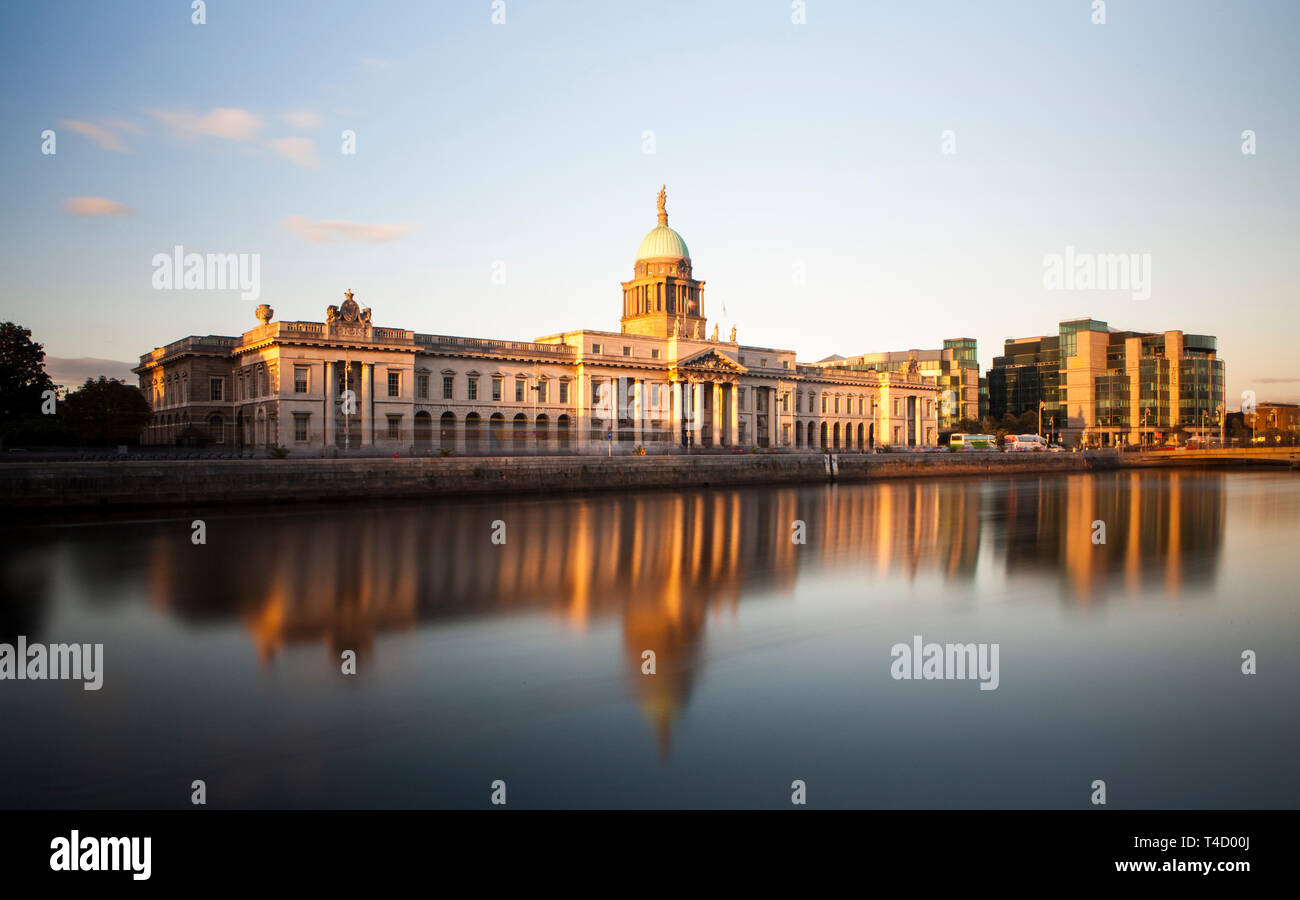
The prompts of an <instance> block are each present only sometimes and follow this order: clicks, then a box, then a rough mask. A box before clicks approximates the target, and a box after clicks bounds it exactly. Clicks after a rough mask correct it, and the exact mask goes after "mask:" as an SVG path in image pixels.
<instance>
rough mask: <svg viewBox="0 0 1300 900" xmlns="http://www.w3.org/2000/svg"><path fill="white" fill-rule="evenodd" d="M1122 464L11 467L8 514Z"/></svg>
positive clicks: (2, 481) (853, 457) (776, 457)
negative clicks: (19, 510)
mask: <svg viewBox="0 0 1300 900" xmlns="http://www.w3.org/2000/svg"><path fill="white" fill-rule="evenodd" d="M1117 464H1118V454H1114V453H1098V454H1093V453H1089V454H1079V453H1061V454H1055V453H1054V454H1045V453H1034V454H1029V453H970V452H965V453H892V454H891V453H878V454H841V455H838V456H836V457H834V458H833V460H832V459H830V458H828V457H826V456H825V455H823V454H815V453H801V454H778V453H772V454H762V453H760V454H737V455H734V456H667V457H664V456H659V457H651V456H642V457H638V456H625V457H613V458H607V459H600V458H593V457H582V456H565V457H549V458H536V457H531V458H528V457H451V458H435V459H281V460H276V459H259V460H165V461H153V462H149V461H104V462H13V463H6V464H3V465H0V504H3V505H4V506H7V507H9V508H11V509H14V508H26V509H32V508H41V509H72V508H85V507H105V506H110V507H118V506H121V507H129V506H177V505H195V506H197V505H211V504H222V503H250V504H252V503H256V504H275V503H284V502H297V501H308V502H319V501H330V500H345V499H387V498H397V497H437V496H452V495H465V494H501V493H506V494H523V493H531V494H537V493H556V492H567V491H586V490H636V489H640V488H700V487H723V486H730V485H746V484H824V483H827V482H831V481H838V482H860V481H870V480H874V479H878V478H912V477H928V476H990V475H1010V474H1017V473H1025V472H1084V471H1091V470H1094V469H1098V468H1112V467H1114V466H1115V465H1117Z"/></svg>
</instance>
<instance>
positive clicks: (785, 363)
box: [781, 359, 790, 444]
mask: <svg viewBox="0 0 1300 900" xmlns="http://www.w3.org/2000/svg"><path fill="white" fill-rule="evenodd" d="M781 368H783V369H788V368H790V360H788V359H783V360H781ZM786 443H787V444H788V443H790V442H789V441H786Z"/></svg>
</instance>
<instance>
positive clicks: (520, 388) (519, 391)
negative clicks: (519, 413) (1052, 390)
mask: <svg viewBox="0 0 1300 900" xmlns="http://www.w3.org/2000/svg"><path fill="white" fill-rule="evenodd" d="M515 402H516V403H523V402H524V380H523V379H522V378H516V379H515Z"/></svg>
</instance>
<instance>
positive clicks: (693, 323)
mask: <svg viewBox="0 0 1300 900" xmlns="http://www.w3.org/2000/svg"><path fill="white" fill-rule="evenodd" d="M622 325H623V331H624V332H625V333H628V334H650V335H656V336H658V337H673V336H675V335H677V336H681V337H685V338H694V337H699V338H703V337H704V326H705V318H704V282H703V281H696V280H694V279H693V278H692V277H691V251H690V249H689V248H687V246H686V241H684V240H682V236H681V235H680V234H678V233H677V232H676V231H673V229H671V228H669V227H668V191H667V188H666V187H663V188H660V189H659V224H658V225H656V226H655V227H654V228H652V229H650V232H649V233H648V234H647V235H646V236H645V237H644V238H643V239H642V240H641V246H640V247H638V248H637V251H636V264H635V266H634V267H633V276H632V280H631V281H626V282H624V283H623V318H622Z"/></svg>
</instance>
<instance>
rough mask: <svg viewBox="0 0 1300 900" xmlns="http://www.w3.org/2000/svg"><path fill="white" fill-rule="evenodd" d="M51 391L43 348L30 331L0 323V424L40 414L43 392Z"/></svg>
mask: <svg viewBox="0 0 1300 900" xmlns="http://www.w3.org/2000/svg"><path fill="white" fill-rule="evenodd" d="M52 390H54V382H52V381H50V376H49V375H47V374H45V348H44V347H43V346H42V345H40V344H37V343H35V342H34V341H32V333H31V331H30V330H28V329H26V328H23V327H22V326H21V325H15V324H14V323H13V322H0V427H4V426H8V425H10V424H11V423H13V422H17V421H22V420H28V419H34V418H36V417H37V416H39V415H40V414H41V401H42V394H44V392H45V391H52Z"/></svg>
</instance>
